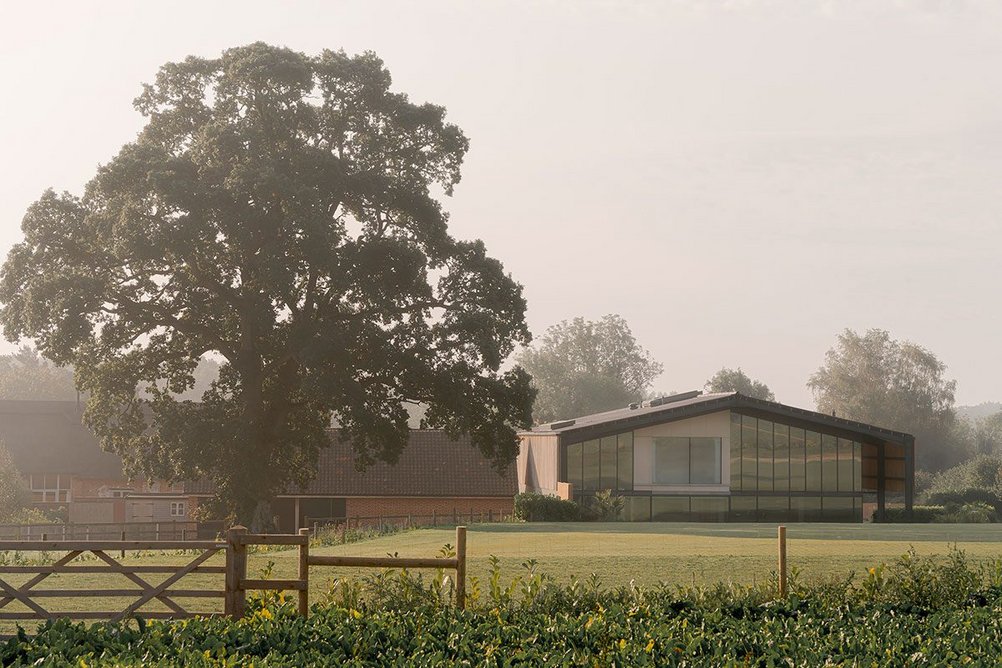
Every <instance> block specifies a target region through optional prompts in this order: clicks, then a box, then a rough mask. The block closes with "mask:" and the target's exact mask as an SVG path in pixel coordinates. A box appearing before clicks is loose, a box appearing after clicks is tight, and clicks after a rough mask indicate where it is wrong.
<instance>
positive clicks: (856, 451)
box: [852, 443, 863, 492]
mask: <svg viewBox="0 0 1002 668" xmlns="http://www.w3.org/2000/svg"><path fill="white" fill-rule="evenodd" d="M852 490H853V491H854V492H860V491H862V490H863V453H862V444H860V443H853V444H852Z"/></svg>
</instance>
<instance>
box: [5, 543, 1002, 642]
mask: <svg viewBox="0 0 1002 668" xmlns="http://www.w3.org/2000/svg"><path fill="white" fill-rule="evenodd" d="M775 536H776V527H775V525H771V524H770V525H763V524H693V523H651V524H648V523H636V524H632V523H605V524H603V523H584V524H576V523H575V524H563V523H561V524H545V523H538V524H493V525H488V524H483V525H474V526H471V527H470V528H469V533H468V535H467V553H468V557H469V574H470V575H471V576H474V577H477V578H479V579H480V580H481V582H484V581H485V580H486V577H487V573H488V568H489V558H490V556H491V555H495V556H497V557H498V558H499V559H500V561H501V566H502V568H503V572H504V579H505V581H509V580H510V579H511V578H512V577H515V576H517V575H519V574H521V573H523V572H524V569H523V568H522V566H521V564H522V563H523V562H525V561H527V560H529V559H534V560H535V561H536V562H537V566H536V568H537V570H538V571H539V572H542V573H547V574H549V575H551V576H553V577H554V578H556V579H557V581H558V582H567V581H568V579H569V578H570V576H572V575H574V576H577V577H579V578H580V579H582V580H583V579H585V578H587V577H588V576H589V575H590V574H592V573H595V574H596V575H597V576H598V577H599V578H600V579H601V582H602V584H603V585H605V586H609V587H616V586H620V585H626V584H628V583H629V582H630V581H631V580H633V581H635V582H636V583H637V584H641V585H655V584H657V583H659V582H661V581H666V582H669V583H672V584H706V583H712V582H717V581H724V582H728V581H729V582H736V583H742V584H753V583H756V582H762V581H763V580H767V579H769V578H770V574H771V572H772V571H773V570H774V569H775V565H776V538H775ZM787 539H788V555H789V562H790V564H791V566H795V567H797V568H798V569H800V571H801V577H802V578H806V579H815V578H823V577H831V576H844V575H847V574H848V573H850V572H853V571H855V572H856V573H861V572H863V571H864V570H865V569H866V568H868V567H870V566H874V565H877V564H879V563H881V562H888V561H892V560H894V559H896V558H897V557H899V556H900V555H901V554H903V553H904V552H905V551H906V550H908V548H909V546H912V547H914V549H915V550H916V552H918V553H920V554H946V553H947V552H948V550H949V546H950V545H952V544H956V545H957V546H958V547H960V548H961V549H963V550H964V551H965V552H966V553H967V554H968V555H969V556H970V557H971V558H973V559H978V560H987V559H997V558H1000V557H1002V525H985V524H981V525H929V524H925V525H873V524H791V525H789V526H788V529H787ZM454 542H455V533H454V531H453V530H450V529H445V528H437V529H419V530H416V531H409V532H405V533H400V534H396V535H388V536H382V537H379V538H374V539H371V540H366V541H362V542H359V543H352V544H348V545H339V546H333V547H323V548H313V550H312V552H313V553H314V554H324V555H370V556H382V555H386V554H394V553H396V554H399V555H400V556H437V555H438V552H439V550H440V549H441V548H442V546H443V545H445V544H446V543H450V544H452V543H454ZM55 556H57V557H58V556H60V555H55ZM192 558H193V557H191V556H184V555H174V554H130V555H129V556H127V557H126V559H125V563H126V564H132V565H138V564H181V563H186V562H187V561H189V560H191V559H192ZM268 562H274V566H273V568H272V572H271V577H274V578H294V577H296V569H297V552H296V550H294V549H293V550H274V551H265V552H256V553H252V554H251V555H250V556H249V559H248V577H251V578H254V577H258V576H259V575H260V573H261V570H262V569H264V568H265V567H266V565H267V564H268ZM88 563H94V564H96V563H97V562H88ZM222 563H223V558H222V556H221V555H217V556H215V557H213V558H212V559H210V560H209V561H208V562H207V564H208V565H222ZM371 572H372V571H371V570H367V569H333V568H321V567H314V568H313V569H312V570H311V578H310V580H311V582H310V584H311V599H312V600H317V597H319V596H320V595H321V594H322V593H324V592H325V591H326V590H327V589H328V587H329V583H330V582H331V580H332V579H333V578H335V577H349V578H352V577H356V578H357V577H363V576H364V575H365V574H366V573H371ZM427 573H428V577H430V576H431V575H432V573H431V572H427ZM2 577H3V579H4V580H6V581H7V582H8V583H11V584H14V585H17V584H20V583H21V582H24V581H25V580H26V579H27V578H28V576H26V575H20V574H19V575H10V576H2ZM142 577H144V578H145V579H147V580H148V581H150V582H153V583H159V582H160V581H162V580H163V579H164V578H165V577H166V576H164V575H143V576H142ZM222 583H223V576H222V575H217V574H196V575H192V576H188V577H186V578H184V579H182V580H181V581H180V582H179V583H178V584H177V585H175V587H180V588H185V589H203V590H221V589H222ZM61 587H66V588H72V589H98V588H100V589H104V588H125V589H132V588H135V585H133V584H131V583H129V582H128V581H127V580H125V578H124V577H123V576H121V575H81V574H75V575H73V576H66V575H59V576H51V577H50V578H48V579H47V580H46V581H45V582H44V583H42V584H40V585H39V586H38V587H37V588H38V589H57V588H61ZM129 602H130V601H129V600H128V599H115V600H107V599H94V598H61V599H53V598H49V599H44V600H43V601H42V604H43V605H44V606H45V607H47V608H50V609H58V610H88V609H89V610H95V609H104V610H111V609H116V608H117V609H122V608H124V607H125V606H126V605H127V604H128V603H129ZM179 602H181V603H182V605H184V606H185V607H189V605H190V609H194V610H202V611H208V610H221V609H222V599H197V600H194V599H188V600H187V601H179ZM144 609H146V610H165V608H164V607H162V605H161V604H159V603H154V604H151V605H150V606H149V607H147V608H144ZM4 610H5V611H21V610H25V608H24V607H23V606H22V605H21V604H20V603H12V604H10V605H8V606H7V607H6V608H4ZM7 630H8V628H7V626H6V625H4V628H2V629H0V632H4V631H7Z"/></svg>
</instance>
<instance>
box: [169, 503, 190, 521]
mask: <svg viewBox="0 0 1002 668" xmlns="http://www.w3.org/2000/svg"><path fill="white" fill-rule="evenodd" d="M187 515H188V502H187V501H171V502H170V516H171V517H186V516H187Z"/></svg>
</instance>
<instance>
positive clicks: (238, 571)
mask: <svg viewBox="0 0 1002 668" xmlns="http://www.w3.org/2000/svg"><path fill="white" fill-rule="evenodd" d="M246 533H247V527H244V526H240V525H237V526H235V527H233V528H231V529H230V530H229V531H227V532H226V542H227V546H226V614H227V615H228V616H229V617H230V618H231V619H240V618H242V617H243V616H244V606H245V605H246V603H247V592H246V591H244V590H243V589H241V588H240V581H241V580H244V579H246V578H247V546H246V545H244V544H243V543H242V542H241V541H240V538H241V537H242V536H244V535H245V534H246Z"/></svg>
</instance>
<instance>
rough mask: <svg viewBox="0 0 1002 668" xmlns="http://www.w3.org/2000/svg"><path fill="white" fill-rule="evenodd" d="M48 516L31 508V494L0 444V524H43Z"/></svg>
mask: <svg viewBox="0 0 1002 668" xmlns="http://www.w3.org/2000/svg"><path fill="white" fill-rule="evenodd" d="M50 521H52V518H50V517H49V516H48V515H46V514H45V513H43V512H42V511H40V510H37V509H35V508H32V507H31V492H30V491H29V490H28V487H27V486H26V485H25V484H24V477H23V476H22V475H21V473H20V472H19V471H18V470H17V466H16V465H15V464H14V458H13V457H12V456H11V454H10V450H8V449H7V446H5V445H4V444H3V443H2V442H0V524H45V523H47V522H50Z"/></svg>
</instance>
